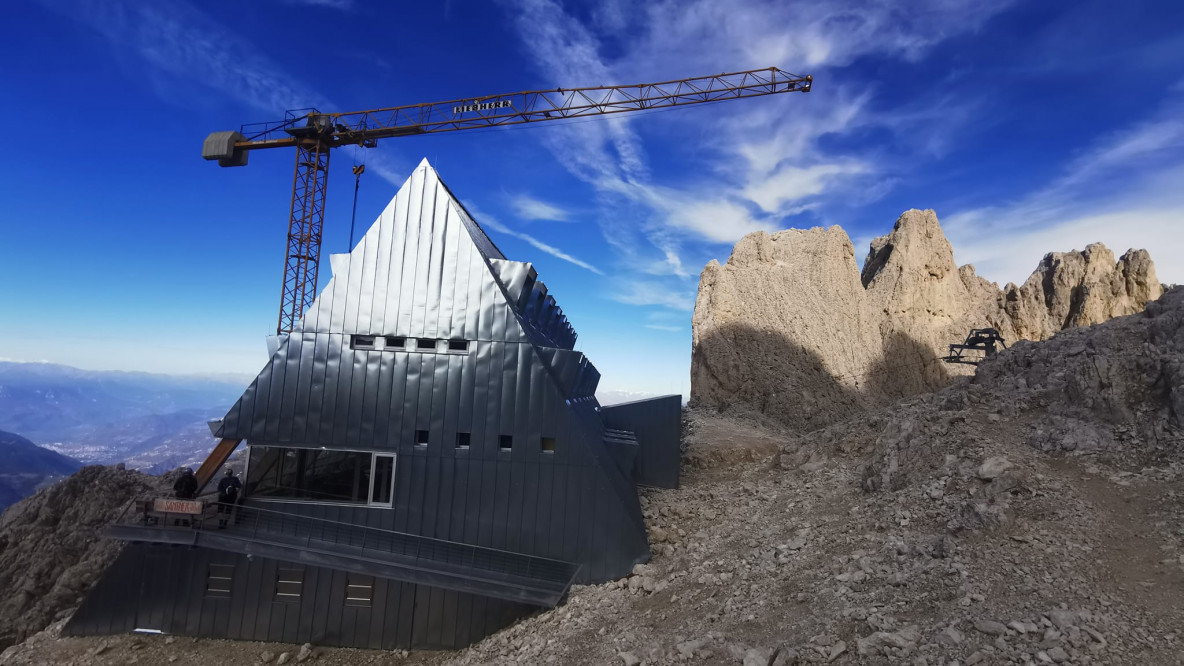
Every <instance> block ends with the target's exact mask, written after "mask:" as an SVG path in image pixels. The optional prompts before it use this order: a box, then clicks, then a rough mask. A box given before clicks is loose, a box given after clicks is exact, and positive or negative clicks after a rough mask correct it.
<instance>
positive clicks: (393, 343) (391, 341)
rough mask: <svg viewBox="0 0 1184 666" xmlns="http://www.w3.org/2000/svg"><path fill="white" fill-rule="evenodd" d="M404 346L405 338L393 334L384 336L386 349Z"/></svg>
mask: <svg viewBox="0 0 1184 666" xmlns="http://www.w3.org/2000/svg"><path fill="white" fill-rule="evenodd" d="M406 346H407V338H404V337H396V336H393V335H388V336H386V348H387V349H403V348H404V347H406Z"/></svg>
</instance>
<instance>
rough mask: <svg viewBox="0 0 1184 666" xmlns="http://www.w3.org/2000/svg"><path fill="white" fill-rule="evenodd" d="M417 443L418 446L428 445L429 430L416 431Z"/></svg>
mask: <svg viewBox="0 0 1184 666" xmlns="http://www.w3.org/2000/svg"><path fill="white" fill-rule="evenodd" d="M415 443H416V444H418V445H419V446H427V445H428V431H427V430H416V431H415Z"/></svg>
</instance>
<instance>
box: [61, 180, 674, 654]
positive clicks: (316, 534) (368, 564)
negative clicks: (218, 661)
mask: <svg viewBox="0 0 1184 666" xmlns="http://www.w3.org/2000/svg"><path fill="white" fill-rule="evenodd" d="M331 266H332V273H333V276H332V279H331V280H330V281H329V283H328V284H327V285H326V286H325V288H324V289H323V291H322V292H321V293H320V295H319V296H318V298H317V299H316V300H315V301H314V302H313V304H312V306H311V307H310V308H309V310H308V311H307V313H306V314H305V316H304V318H303V320H302V321H301V322H300V324H299V325H298V326H297V327H296V328H295V329H294V330H293V331H292V333H291V334H290V335H288V336H285V337H280V338H277V339H276V340H274V344H273V346H274V351H273V354H272V356H271V359H270V360H269V361H268V363H267V365H266V366H265V367H264V368H263V370H262V372H260V373H259V376H258V377H257V378H256V379H255V380H254V381H253V382H252V383H251V384H250V386H249V387H248V388H247V389H246V391H245V392H244V393H243V395H242V397H241V398H239V400H238V402H236V403H235V404H234V406H233V407H231V409H230V411H229V412H227V414H226V416H225V418H224V419H222V421H221V422H219V423H217V424H215V425H214V426H212V427H213V428H214V429H215V433H214V434H215V436H216V437H219V438H221V439H222V440H223V441H231V442H234V441H237V440H244V441H245V442H246V444H247V446H248V451H249V453H248V456H247V460H248V462H247V470H246V473H245V477H246V483H245V487H244V492H243V498H242V500H241V503H240V504H239V505H238V506H237V507H236V509H235V512H236V513H235V515H234V517H233V519H232V520H231V521H230V523H229V524H228V525H227V526H226V528H225V529H217V528H216V527H215V525H216V523H215V522H211V521H203V520H202V519H201V517H200V516H195V517H193V518H192V519H191V520H185V521H177V520H167V519H166V520H160V519H158V518H154V517H152V515H150V513H149V512H146V511H145V512H142V513H141V512H139V511H138V510H129V512H127V513H126V514H125V517H124V518H123V519H121V520H120V521H118V522H117V523H116V524H115V525H113V526H112V527H111V528H110V529H109V532H108V536H110V537H113V538H117V539H121V540H124V541H127V542H128V543H127V545H126V546H125V548H124V549H123V551H122V553H121V554H120V555H119V556H118V558H117V559H116V561H115V562H114V563H113V564H112V565H111V566H110V568H109V569H108V570H107V571H106V572H105V574H104V576H103V577H102V579H101V580H100V582H99V583H98V584H97V585H96V586H95V588H94V589H93V590H92V591H91V593H90V594H89V596H88V597H87V599H86V600H85V601H84V603H83V604H82V606H81V608H80V609H79V610H78V612H77V613H76V614H75V615H74V617H73V618H72V619H71V621H70V622H69V623H68V625H67V627H66V628H65V633H67V634H72V635H89V634H108V633H119V632H129V631H151V632H161V633H167V634H178V635H186V636H204V637H219V638H231V639H243V640H265V641H282V642H289V643H303V642H311V643H315V644H318V645H340V646H354V647H368V648H383V649H394V648H408V647H427V648H456V647H461V646H464V645H467V644H469V643H471V642H473V641H475V640H478V639H480V638H482V637H483V636H485V635H487V634H489V633H490V632H492V631H495V630H497V629H499V628H501V627H503V626H505V625H507V624H508V623H510V622H512V621H513V620H515V619H516V618H518V617H521V616H523V615H524V614H528V613H531V612H533V611H534V610H536V609H538V608H540V607H549V606H554V605H556V604H557V603H559V602H560V601H561V600H562V598H563V596H564V595H565V594H566V591H567V589H568V587H569V586H570V585H571V584H572V583H573V582H581V583H591V582H598V581H605V580H609V579H613V578H618V577H621V576H624V575H626V574H627V573H628V572H629V571H630V570H631V568H632V567H633V566H634V564H636V563H638V562H642V561H645V560H647V559H648V558H649V549H648V545H647V542H646V530H645V523H644V520H643V518H642V513H641V509H640V505H639V501H638V495H637V484H639V483H641V484H648V485H658V486H665V487H672V486H675V485H677V483H678V457H679V448H678V446H679V442H678V440H679V437H678V435H679V424H680V417H679V414H680V402H681V401H680V397H679V396H668V397H664V398H657V399H654V400H649V401H643V402H638V403H631V404H629V405H622V406H616V407H600V406H599V405H598V403H597V401H596V398H595V395H594V394H595V391H596V386H597V383H598V381H599V378H600V375H599V373H598V372H597V370H596V368H595V366H593V365H592V363H591V362H590V361H589V360H588V359H587V358H585V356H584V355H583V354H582V353H580V352H577V351H574V349H573V347H574V344H575V340H576V333H575V331H574V330H573V329H572V327H571V325H570V324H569V323H568V321H567V318H566V317H565V316H564V314H563V311H562V309H561V308H560V307H559V306H558V304H557V303H556V301H555V299H554V298H553V297H552V296H551V295H549V294H548V293H547V287H546V286H545V285H544V284H543V282H541V281H540V280H538V276H537V274H536V272H535V270H534V268H533V267H532V266H531V264H529V263H524V262H517V261H510V260H508V259H506V258H505V256H504V255H503V254H502V253H501V251H499V250H498V248H497V247H496V246H495V245H494V244H493V242H492V241H491V240H490V239H489V237H488V236H486V234H485V233H484V232H483V231H482V229H481V227H480V226H478V224H477V223H476V222H475V221H474V220H473V218H472V217H471V216H470V215H469V214H468V212H467V211H466V210H465V209H464V207H463V206H461V205H460V203H459V202H458V201H457V199H456V198H455V197H454V196H453V195H452V193H451V192H450V191H449V190H448V188H447V187H446V186H445V185H444V183H443V182H442V181H441V180H440V178H439V176H438V175H437V173H436V171H435V170H434V169H433V168H432V167H431V166H430V165H429V164H428V162H427V160H424V161H423V162H422V163H421V164H420V165H419V167H418V168H416V170H415V171H414V172H413V173H412V175H411V177H410V178H409V179H408V180H407V181H406V182H405V183H404V184H403V186H402V187H401V188H400V189H399V192H398V194H397V195H396V196H395V198H394V199H392V200H391V202H390V203H389V204H388V205H387V207H386V210H384V211H383V212H382V214H381V215H380V216H379V217H378V220H377V221H376V222H375V223H374V224H373V226H371V227H370V229H369V230H368V231H367V232H366V234H365V236H364V237H363V238H362V239H361V241H360V242H359V243H358V244H357V245H356V246H355V247H354V248H353V249H352V251H351V252H350V253H349V254H342V255H334V256H332V257H331ZM178 522H181V523H182V524H181V525H177V524H176V523H178Z"/></svg>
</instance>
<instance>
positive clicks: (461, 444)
mask: <svg viewBox="0 0 1184 666" xmlns="http://www.w3.org/2000/svg"><path fill="white" fill-rule="evenodd" d="M470 437H471V435H470V434H469V433H467V432H458V433H456V448H458V449H467V448H469V439H470Z"/></svg>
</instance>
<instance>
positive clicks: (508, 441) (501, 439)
mask: <svg viewBox="0 0 1184 666" xmlns="http://www.w3.org/2000/svg"><path fill="white" fill-rule="evenodd" d="M497 448H499V449H501V450H502V451H509V450H510V449H512V448H514V436H513V435H498V437H497Z"/></svg>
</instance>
